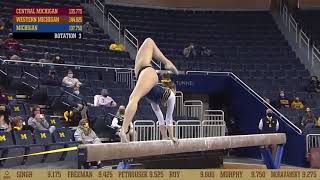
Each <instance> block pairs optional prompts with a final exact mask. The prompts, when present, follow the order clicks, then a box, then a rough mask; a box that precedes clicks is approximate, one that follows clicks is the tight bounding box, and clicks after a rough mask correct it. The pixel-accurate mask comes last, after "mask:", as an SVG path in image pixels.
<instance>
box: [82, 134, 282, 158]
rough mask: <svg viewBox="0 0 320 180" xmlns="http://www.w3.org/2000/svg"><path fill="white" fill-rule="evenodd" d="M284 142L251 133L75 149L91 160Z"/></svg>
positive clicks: (88, 145) (275, 135)
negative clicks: (174, 141)
mask: <svg viewBox="0 0 320 180" xmlns="http://www.w3.org/2000/svg"><path fill="white" fill-rule="evenodd" d="M285 143H286V135H285V134H284V133H276V134H252V135H238V136H220V137H204V138H190V139H179V140H178V141H177V142H176V143H173V142H172V141H171V140H155V141H136V142H130V143H104V144H85V145H80V146H79V148H78V152H79V160H80V161H82V162H92V161H104V160H117V159H128V158H137V157H147V156H156V155H166V154H177V153H187V152H196V151H209V150H218V149H230V148H240V147H252V146H264V145H271V144H285Z"/></svg>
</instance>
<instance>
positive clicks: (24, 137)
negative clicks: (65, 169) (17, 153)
mask: <svg viewBox="0 0 320 180" xmlns="http://www.w3.org/2000/svg"><path fill="white" fill-rule="evenodd" d="M13 136H14V139H15V142H16V145H20V146H23V147H24V148H25V154H32V153H38V152H42V151H44V150H45V146H44V145H40V144H34V140H33V136H32V134H31V132H30V131H14V132H13ZM43 158H44V157H43V155H37V156H26V157H24V163H23V164H24V165H30V164H36V163H41V162H42V161H43Z"/></svg>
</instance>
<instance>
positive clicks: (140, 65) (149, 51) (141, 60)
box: [119, 38, 178, 142]
mask: <svg viewBox="0 0 320 180" xmlns="http://www.w3.org/2000/svg"><path fill="white" fill-rule="evenodd" d="M152 58H154V59H156V60H158V61H160V62H161V63H162V64H164V67H165V69H167V70H170V71H172V72H173V73H175V74H178V70H177V68H176V67H175V65H174V64H173V63H172V62H171V61H170V60H169V59H167V58H166V57H165V56H164V55H163V54H162V52H161V51H160V49H159V48H158V47H157V45H156V44H155V42H154V41H153V40H152V39H151V38H147V39H145V40H144V42H143V44H142V45H141V47H140V48H139V50H138V52H137V56H136V60H135V67H134V73H135V75H136V77H137V83H136V86H135V87H134V89H133V91H132V93H131V95H130V98H129V102H128V105H127V107H126V110H125V114H124V121H123V124H122V128H121V131H120V133H119V136H120V138H121V142H129V141H128V140H127V138H126V134H127V133H129V131H128V130H129V128H128V127H129V124H130V122H131V121H132V119H133V117H134V115H135V113H136V111H137V108H138V103H139V101H140V99H141V98H142V97H144V96H147V94H148V93H149V92H150V91H151V90H152V89H153V90H156V89H157V88H154V87H157V84H158V75H157V72H156V70H155V69H153V67H152V66H151V61H152ZM151 94H154V92H151Z"/></svg>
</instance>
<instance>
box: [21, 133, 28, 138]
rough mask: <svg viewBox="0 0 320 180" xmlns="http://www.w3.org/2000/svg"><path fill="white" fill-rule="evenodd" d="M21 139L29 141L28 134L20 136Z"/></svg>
mask: <svg viewBox="0 0 320 180" xmlns="http://www.w3.org/2000/svg"><path fill="white" fill-rule="evenodd" d="M20 137H21V139H28V137H27V134H20Z"/></svg>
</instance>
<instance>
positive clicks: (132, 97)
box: [129, 94, 141, 103]
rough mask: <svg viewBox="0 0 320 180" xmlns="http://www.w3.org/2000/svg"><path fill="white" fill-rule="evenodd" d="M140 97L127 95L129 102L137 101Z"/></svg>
mask: <svg viewBox="0 0 320 180" xmlns="http://www.w3.org/2000/svg"><path fill="white" fill-rule="evenodd" d="M140 99H141V97H139V96H137V95H133V94H131V95H130V97H129V102H130V103H138V102H139V101H140Z"/></svg>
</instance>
